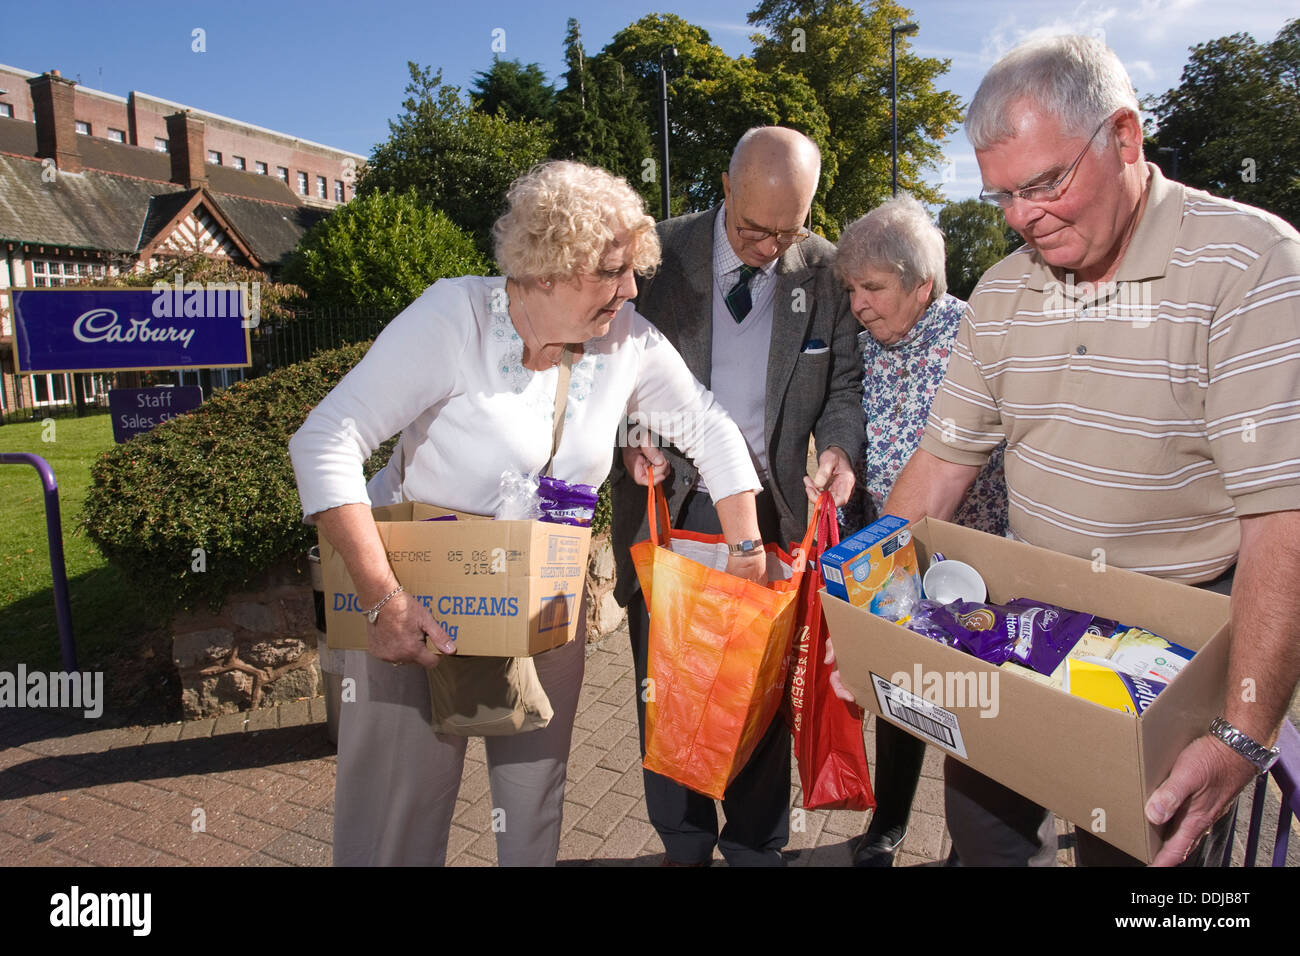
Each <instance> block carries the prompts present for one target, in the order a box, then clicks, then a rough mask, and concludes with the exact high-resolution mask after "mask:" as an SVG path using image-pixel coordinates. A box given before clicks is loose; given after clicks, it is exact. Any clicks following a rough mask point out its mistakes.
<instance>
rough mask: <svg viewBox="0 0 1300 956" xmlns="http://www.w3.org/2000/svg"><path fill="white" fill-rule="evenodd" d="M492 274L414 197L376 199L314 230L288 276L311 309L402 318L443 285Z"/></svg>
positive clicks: (342, 210) (344, 209)
mask: <svg viewBox="0 0 1300 956" xmlns="http://www.w3.org/2000/svg"><path fill="white" fill-rule="evenodd" d="M489 268H490V267H489V265H488V263H487V261H486V260H485V259H484V258H483V257H482V256H481V255H480V254H479V252H478V250H477V249H476V248H475V246H474V241H473V239H471V238H470V237H469V236H468V235H466V234H465V233H464V232H462V231H461V230H460V229H457V228H456V225H455V224H454V223H453V222H452V221H451V220H450V219H449V218H448V217H447V216H446V215H445V214H444V213H442V212H441V211H438V210H435V209H433V208H432V207H431V206H429V205H428V204H427V203H424V202H422V201H421V200H419V199H418V198H416V196H415V193H414V192H406V193H385V192H373V193H369V194H367V195H365V196H358V197H357V198H356V199H354V200H352V202H350V203H348V204H347V205H345V206H339V207H337V208H336V209H335V210H334V211H333V212H331V213H330V214H329V215H328V216H326V217H325V218H324V219H322V220H321V221H320V222H318V223H317V224H316V225H315V226H313V227H312V229H311V230H310V231H309V232H308V233H307V235H305V236H303V238H302V241H301V242H300V243H299V244H298V248H297V250H295V252H294V255H293V257H292V258H291V259H290V260H289V262H288V264H287V265H286V267H285V275H286V277H287V278H289V279H290V280H291V281H293V282H296V283H297V284H298V285H300V286H301V287H302V288H303V289H304V290H306V292H307V295H308V298H309V299H310V300H311V302H312V303H313V304H317V305H360V306H373V307H376V308H381V309H386V310H390V311H392V313H393V314H396V313H397V312H398V311H400V310H401V309H404V308H406V306H408V305H410V304H411V302H413V301H414V300H415V298H416V297H417V296H419V295H420V293H421V292H423V291H424V290H425V289H426V288H428V287H429V286H430V285H432V284H433V283H434V282H435V281H437V280H438V279H442V278H445V277H448V276H460V275H485V274H487V272H488V271H489Z"/></svg>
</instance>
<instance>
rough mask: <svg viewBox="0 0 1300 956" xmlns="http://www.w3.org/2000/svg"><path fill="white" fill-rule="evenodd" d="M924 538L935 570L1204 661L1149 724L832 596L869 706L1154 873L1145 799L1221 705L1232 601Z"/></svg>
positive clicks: (921, 548) (938, 534)
mask: <svg viewBox="0 0 1300 956" xmlns="http://www.w3.org/2000/svg"><path fill="white" fill-rule="evenodd" d="M911 532H912V537H913V540H914V541H915V545H916V550H917V557H918V560H919V562H920V565H921V570H922V571H923V572H924V571H925V570H926V569H927V568H928V567H929V564H930V555H931V554H932V553H933V552H935V551H941V552H943V553H944V555H945V556H946V557H948V558H954V559H957V560H960V561H964V562H966V563H967V564H970V565H973V566H974V567H975V568H976V569H977V570H978V571H979V572H980V574H981V575H982V576H983V578H984V581H985V583H986V584H987V585H988V592H989V593H988V600H989V601H990V602H991V603H999V604H1000V603H1006V602H1008V601H1011V600H1013V599H1015V598H1021V597H1024V598H1033V599H1035V600H1038V601H1045V602H1049V603H1051V604H1055V605H1058V606H1060V607H1063V608H1070V609H1073V610H1077V611H1087V612H1090V613H1092V614H1095V615H1098V616H1101V617H1106V618H1111V619H1114V620H1116V621H1120V622H1123V623H1125V624H1130V625H1137V626H1140V627H1144V628H1147V629H1148V630H1150V631H1153V632H1155V633H1156V634H1158V635H1160V636H1161V637H1164V638H1166V639H1168V640H1170V641H1175V642H1177V643H1178V644H1181V645H1183V646H1185V647H1187V648H1190V649H1192V650H1194V651H1195V652H1196V654H1195V656H1194V657H1193V658H1192V659H1191V660H1190V661H1189V662H1188V663H1187V665H1186V666H1185V667H1184V668H1183V669H1182V671H1181V673H1179V674H1178V676H1177V677H1176V678H1175V679H1174V680H1173V681H1172V682H1171V683H1170V684H1169V685H1168V687H1167V688H1166V689H1164V690H1163V691H1162V692H1161V693H1160V694H1159V696H1157V697H1156V698H1155V699H1154V701H1152V702H1151V703H1150V705H1149V706H1148V707H1147V708H1146V710H1145V711H1143V712H1142V713H1141V715H1140V716H1139V715H1136V714H1130V713H1123V712H1120V711H1118V710H1113V709H1109V708H1107V707H1103V706H1100V705H1099V704H1096V703H1093V702H1092V701H1089V700H1084V699H1082V698H1080V697H1075V696H1071V695H1070V694H1067V693H1064V692H1062V691H1061V690H1060V689H1058V688H1055V687H1051V686H1046V685H1045V684H1043V683H1041V682H1038V681H1035V680H1031V679H1027V678H1026V677H1021V676H1019V675H1018V674H1015V673H1011V672H1009V671H1007V670H1006V669H1001V668H998V667H996V666H994V665H993V664H989V663H986V662H984V661H982V660H980V659H979V658H976V657H973V656H971V655H969V654H966V653H963V652H962V651H960V650H957V649H955V648H952V647H948V646H945V645H944V644H941V643H939V642H937V641H933V640H930V639H929V638H926V637H923V636H922V635H920V634H916V633H913V632H912V631H909V630H908V629H906V628H905V627H901V626H899V625H897V624H894V623H892V622H890V621H887V620H885V619H884V618H881V617H877V616H876V615H874V614H872V613H870V612H869V611H867V610H866V609H864V608H859V607H854V606H853V605H851V604H848V603H846V602H844V601H841V600H838V599H836V598H834V597H832V596H830V595H829V594H827V593H826V592H823V594H822V607H823V609H824V611H825V614H826V624H827V628H828V630H829V633H830V637H831V639H832V641H833V642H834V645H835V654H836V657H837V659H838V665H839V670H840V675H841V677H842V679H843V681H844V683H845V686H847V687H848V688H849V689H850V690H851V691H852V692H853V694H854V696H855V697H856V699H857V702H858V704H859V705H861V706H862V707H863V708H865V709H867V710H870V711H871V712H872V713H874V714H876V716H877V717H879V718H881V719H883V720H886V721H888V722H890V723H892V724H895V725H896V726H898V727H900V728H902V729H903V730H905V731H908V732H909V733H911V734H913V735H914V736H916V737H919V738H921V739H923V740H925V741H926V742H927V743H930V744H934V745H935V746H938V747H939V748H941V749H942V750H943V751H945V752H946V753H947V754H950V755H952V756H954V757H957V758H959V759H961V760H963V761H965V762H966V763H968V764H969V765H970V766H972V767H974V768H975V769H976V770H979V771H980V772H982V773H984V774H986V775H987V776H989V777H992V778H993V779H994V780H997V781H998V782H1000V783H1002V784H1003V785H1005V786H1007V787H1010V788H1011V789H1012V790H1014V791H1016V792H1017V793H1020V794H1022V795H1024V796H1026V797H1028V798H1029V799H1031V800H1033V801H1035V802H1037V803H1039V804H1041V805H1043V806H1045V807H1047V808H1049V809H1051V810H1053V811H1054V812H1056V813H1057V814H1059V815H1060V816H1062V817H1064V818H1065V819H1067V820H1069V821H1070V822H1071V823H1073V824H1075V825H1076V826H1079V827H1082V828H1085V829H1087V830H1089V831H1091V832H1093V833H1094V834H1096V835H1097V836H1098V837H1100V838H1101V839H1103V840H1105V841H1107V842H1108V843H1110V844H1112V845H1114V846H1116V847H1118V848H1120V849H1121V850H1124V851H1125V852H1126V853H1129V854H1132V855H1133V856H1136V857H1138V858H1139V859H1142V860H1144V861H1146V862H1150V861H1151V860H1152V859H1153V858H1154V856H1155V854H1156V853H1157V852H1158V850H1159V848H1160V845H1161V837H1160V833H1159V831H1158V830H1157V828H1155V827H1153V826H1151V825H1150V824H1149V823H1147V821H1146V817H1145V815H1144V812H1143V810H1144V806H1145V804H1146V800H1147V798H1148V797H1149V796H1150V795H1151V793H1152V792H1153V791H1154V790H1155V789H1156V787H1158V786H1159V785H1160V784H1161V783H1162V782H1163V781H1164V780H1165V778H1166V777H1167V776H1168V775H1169V771H1170V769H1171V768H1172V767H1173V764H1174V760H1175V759H1176V758H1177V756H1178V754H1179V752H1180V751H1181V750H1182V749H1183V748H1184V747H1185V746H1186V745H1187V744H1188V743H1190V742H1191V741H1192V740H1194V739H1195V738H1197V737H1199V736H1201V735H1202V734H1204V733H1205V732H1206V730H1207V729H1208V728H1209V725H1210V721H1211V720H1213V718H1214V717H1215V716H1217V715H1218V714H1219V711H1220V709H1221V708H1222V704H1223V693H1224V681H1225V679H1226V673H1227V660H1228V645H1229V642H1230V640H1231V635H1230V631H1229V626H1228V622H1229V613H1228V605H1229V600H1228V598H1227V597H1225V596H1223V595H1220V594H1215V593H1212V592H1209V591H1204V590H1199V589H1196V588H1192V587H1189V586H1187V585H1184V584H1178V583H1176V582H1173V581H1164V580H1160V579H1158V578H1154V577H1151V576H1149V575H1145V574H1138V573H1135V572H1131V571H1123V570H1119V569H1117V568H1110V567H1107V566H1106V565H1105V564H1104V563H1102V562H1101V561H1100V560H1098V561H1088V560H1084V559H1082V558H1076V557H1071V556H1068V555H1063V554H1058V553H1057V552H1054V551H1048V550H1046V549H1043V548H1037V547H1033V546H1031V545H1027V544H1023V543H1021V542H1016V541H1012V540H1009V539H1007V538H999V537H995V536H993V535H989V534H985V533H983V532H980V531H973V530H971V529H969V528H962V527H959V526H957V525H953V524H949V523H947V522H943V521H936V520H934V519H931V518H926V519H924V520H922V521H920V522H917V523H916V524H914V525H913V526H912V528H911Z"/></svg>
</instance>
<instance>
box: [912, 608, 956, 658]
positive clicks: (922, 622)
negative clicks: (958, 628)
mask: <svg viewBox="0 0 1300 956" xmlns="http://www.w3.org/2000/svg"><path fill="white" fill-rule="evenodd" d="M942 610H943V605H942V604H940V603H939V602H938V601H931V600H929V599H922V600H920V601H917V602H916V606H915V607H914V608H913V609H912V616H911V617H909V618H908V619H907V621H906V622H905V623H904V624H903V626H904V627H905V628H907V629H908V630H909V631H915V632H916V633H917V634H920V635H921V636H922V637H928V638H929V639H930V640H932V641H938V642H939V643H940V644H946V645H948V646H949V647H957V646H958V645H957V638H956V637H954V636H953V635H952V634H950V633H949V632H948V631H947V630H945V629H944V627H943V626H942V625H941V624H939V623H937V622H936V621H935V612H937V611H942Z"/></svg>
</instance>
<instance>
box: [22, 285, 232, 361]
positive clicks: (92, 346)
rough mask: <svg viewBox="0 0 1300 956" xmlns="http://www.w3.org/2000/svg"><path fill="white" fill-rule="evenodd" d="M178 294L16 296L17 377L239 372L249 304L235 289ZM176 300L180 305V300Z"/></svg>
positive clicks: (48, 292) (29, 292) (43, 292)
mask: <svg viewBox="0 0 1300 956" xmlns="http://www.w3.org/2000/svg"><path fill="white" fill-rule="evenodd" d="M191 285H192V286H193V289H190V288H188V287H186V289H185V291H184V292H183V293H182V294H180V295H179V296H178V295H177V293H176V291H175V290H173V289H171V288H167V287H164V290H148V289H26V290H14V292H13V304H14V344H15V353H16V356H17V366H18V369H17V370H18V371H19V372H113V371H128V370H134V369H174V368H239V367H245V366H248V365H250V364H251V361H250V354H249V338H248V329H249V327H250V325H251V324H252V323H249V322H248V321H247V319H246V316H247V309H248V299H247V296H246V293H245V291H244V290H243V289H241V288H239V286H238V285H237V284H235V283H230V284H228V285H223V286H220V287H214V288H205V287H204V286H202V285H199V284H198V283H191ZM177 299H179V300H180V301H179V302H178V301H177Z"/></svg>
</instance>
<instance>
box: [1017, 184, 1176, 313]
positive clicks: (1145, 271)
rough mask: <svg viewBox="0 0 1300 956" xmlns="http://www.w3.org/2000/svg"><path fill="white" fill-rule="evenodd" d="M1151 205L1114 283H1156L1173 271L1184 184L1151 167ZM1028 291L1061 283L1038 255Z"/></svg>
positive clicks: (1033, 261) (1033, 260) (1032, 257)
mask: <svg viewBox="0 0 1300 956" xmlns="http://www.w3.org/2000/svg"><path fill="white" fill-rule="evenodd" d="M1147 172H1148V173H1149V174H1150V178H1149V179H1148V180H1147V191H1148V195H1147V203H1146V208H1145V209H1143V210H1142V218H1141V219H1139V220H1138V224H1137V228H1136V229H1134V230H1133V236H1132V238H1131V239H1129V243H1128V248H1126V249H1125V250H1124V258H1123V260H1122V261H1121V262H1120V264H1119V268H1118V269H1117V270H1115V276H1114V278H1113V280H1112V281H1114V282H1140V281H1142V280H1144V279H1156V278H1159V277H1161V276H1163V275H1164V274H1165V272H1166V271H1167V270H1168V268H1169V259H1170V257H1172V256H1173V252H1174V244H1175V243H1176V242H1177V241H1178V230H1179V228H1180V227H1181V226H1182V222H1183V202H1184V195H1183V193H1184V189H1183V186H1182V184H1181V183H1176V182H1173V181H1172V180H1169V179H1165V177H1164V174H1162V173H1161V172H1160V167H1159V166H1157V165H1156V164H1155V163H1150V162H1149V163H1147ZM1029 262H1030V266H1029V279H1028V282H1027V287H1028V288H1029V289H1032V290H1034V291H1036V292H1042V291H1044V290H1046V289H1047V288H1049V284H1051V283H1055V282H1059V281H1060V279H1059V278H1058V276H1057V274H1056V272H1055V270H1054V269H1053V267H1052V266H1049V265H1048V264H1047V263H1045V262H1044V261H1043V260H1042V258H1041V257H1040V256H1039V255H1038V253H1037V252H1033V253H1031V254H1030V258H1029Z"/></svg>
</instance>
